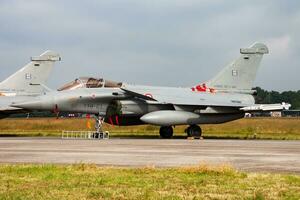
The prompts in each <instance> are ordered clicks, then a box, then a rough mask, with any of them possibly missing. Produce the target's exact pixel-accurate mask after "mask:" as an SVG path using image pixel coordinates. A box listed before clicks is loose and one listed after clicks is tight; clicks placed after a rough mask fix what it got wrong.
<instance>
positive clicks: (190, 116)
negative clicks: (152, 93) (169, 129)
mask: <svg viewBox="0 0 300 200" xmlns="http://www.w3.org/2000/svg"><path fill="white" fill-rule="evenodd" d="M199 117H200V115H198V114H196V113H192V112H186V111H176V110H161V111H154V112H150V113H148V114H145V115H143V116H142V117H141V118H140V119H141V120H142V121H143V122H145V123H147V124H153V125H159V126H171V125H181V124H195V123H196V122H197V121H198V120H199Z"/></svg>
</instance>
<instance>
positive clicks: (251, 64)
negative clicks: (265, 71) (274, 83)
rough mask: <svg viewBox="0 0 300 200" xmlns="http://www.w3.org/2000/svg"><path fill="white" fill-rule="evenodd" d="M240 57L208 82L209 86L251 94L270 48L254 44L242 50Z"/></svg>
mask: <svg viewBox="0 0 300 200" xmlns="http://www.w3.org/2000/svg"><path fill="white" fill-rule="evenodd" d="M240 53H241V55H240V57H239V58H237V59H236V60H234V61H233V62H231V63H230V64H229V65H227V66H226V67H225V68H224V69H223V70H222V71H221V72H220V73H219V74H217V76H215V77H214V78H212V79H211V80H209V81H208V82H207V86H208V87H211V88H214V89H217V90H221V91H224V90H225V91H240V92H250V91H251V88H252V87H253V82H254V80H255V77H256V72H257V70H258V67H259V65H260V62H261V60H262V57H263V55H264V54H267V53H269V50H268V47H267V46H266V45H265V44H262V43H254V44H253V45H251V46H250V47H249V48H245V49H241V50H240Z"/></svg>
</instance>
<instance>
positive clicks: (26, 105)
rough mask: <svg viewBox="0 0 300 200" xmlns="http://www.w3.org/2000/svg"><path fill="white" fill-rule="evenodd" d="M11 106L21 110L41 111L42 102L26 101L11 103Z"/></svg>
mask: <svg viewBox="0 0 300 200" xmlns="http://www.w3.org/2000/svg"><path fill="white" fill-rule="evenodd" d="M11 106H13V107H16V108H23V109H28V110H40V109H42V102H41V101H28V102H22V103H13V104H11Z"/></svg>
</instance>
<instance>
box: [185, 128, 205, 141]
mask: <svg viewBox="0 0 300 200" xmlns="http://www.w3.org/2000/svg"><path fill="white" fill-rule="evenodd" d="M185 132H186V133H187V136H188V137H193V138H195V139H200V138H201V135H202V130H201V128H200V126H198V125H191V126H189V127H188V128H187V129H186V130H185Z"/></svg>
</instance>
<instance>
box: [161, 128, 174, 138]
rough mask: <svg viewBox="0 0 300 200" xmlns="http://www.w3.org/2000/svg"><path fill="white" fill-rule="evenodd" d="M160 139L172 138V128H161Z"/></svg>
mask: <svg viewBox="0 0 300 200" xmlns="http://www.w3.org/2000/svg"><path fill="white" fill-rule="evenodd" d="M159 134H160V137H162V138H165V139H167V138H171V137H172V136H173V128H172V126H162V127H160V129H159Z"/></svg>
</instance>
